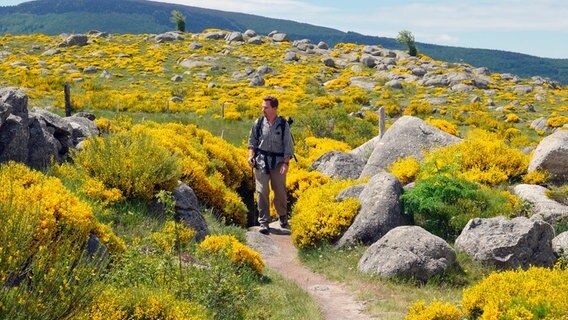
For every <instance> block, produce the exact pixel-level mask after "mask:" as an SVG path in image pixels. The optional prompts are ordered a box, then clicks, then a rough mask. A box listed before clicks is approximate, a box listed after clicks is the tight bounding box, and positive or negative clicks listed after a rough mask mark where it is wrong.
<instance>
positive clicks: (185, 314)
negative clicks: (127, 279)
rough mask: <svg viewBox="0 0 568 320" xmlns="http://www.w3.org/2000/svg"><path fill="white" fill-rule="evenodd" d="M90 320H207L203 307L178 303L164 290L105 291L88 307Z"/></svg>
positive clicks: (109, 289)
mask: <svg viewBox="0 0 568 320" xmlns="http://www.w3.org/2000/svg"><path fill="white" fill-rule="evenodd" d="M86 317H87V318H88V319H91V320H108V319H113V320H122V319H124V320H127V319H137V320H138V319H139V320H142V319H144V320H207V319H210V317H209V316H208V314H207V310H206V309H205V307H203V306H201V305H199V304H197V303H195V302H192V301H188V300H185V299H183V300H182V299H178V298H176V297H175V296H173V295H172V294H171V293H169V292H167V291H165V290H150V289H147V288H140V287H132V288H128V289H126V290H125V289H120V290H119V289H116V288H108V289H106V290H105V291H103V292H102V293H101V295H100V296H99V297H97V299H96V300H95V301H94V303H93V304H92V305H91V307H90V309H89V312H88V315H86Z"/></svg>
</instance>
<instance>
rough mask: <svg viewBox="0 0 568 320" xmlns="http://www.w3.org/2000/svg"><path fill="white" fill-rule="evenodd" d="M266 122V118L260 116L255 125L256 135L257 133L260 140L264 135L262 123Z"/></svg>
mask: <svg viewBox="0 0 568 320" xmlns="http://www.w3.org/2000/svg"><path fill="white" fill-rule="evenodd" d="M263 120H264V116H260V117H259V118H258V119H257V120H256V123H255V127H254V130H255V133H256V138H257V139H259V140H260V136H261V134H262V121H263Z"/></svg>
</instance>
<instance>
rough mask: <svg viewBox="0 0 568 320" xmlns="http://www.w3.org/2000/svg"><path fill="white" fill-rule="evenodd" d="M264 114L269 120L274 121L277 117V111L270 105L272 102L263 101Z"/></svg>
mask: <svg viewBox="0 0 568 320" xmlns="http://www.w3.org/2000/svg"><path fill="white" fill-rule="evenodd" d="M262 113H263V114H264V116H265V117H266V118H267V119H272V118H273V117H274V116H275V115H276V109H275V108H272V106H271V105H270V101H268V100H263V101H262Z"/></svg>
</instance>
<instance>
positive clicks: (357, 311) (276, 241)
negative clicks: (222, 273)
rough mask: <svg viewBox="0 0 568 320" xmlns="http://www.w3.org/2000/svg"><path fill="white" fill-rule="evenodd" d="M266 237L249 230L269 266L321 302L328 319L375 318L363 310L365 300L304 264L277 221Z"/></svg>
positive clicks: (287, 233)
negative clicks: (359, 298) (357, 298)
mask: <svg viewBox="0 0 568 320" xmlns="http://www.w3.org/2000/svg"><path fill="white" fill-rule="evenodd" d="M270 228H271V229H270V231H271V233H270V235H269V236H265V235H262V234H260V233H259V232H258V227H253V228H251V229H250V232H248V233H247V242H248V243H249V245H250V246H251V247H253V248H254V249H256V250H257V251H259V252H260V253H261V255H262V258H263V259H264V262H265V263H266V265H267V267H268V268H270V269H272V270H275V271H277V272H278V273H280V274H281V275H282V276H284V277H286V278H288V279H290V280H292V281H294V282H295V283H296V284H298V285H299V286H300V287H301V288H302V289H304V290H306V291H307V292H308V293H309V294H310V296H312V298H313V299H314V300H315V301H316V302H317V303H318V305H319V307H320V310H321V311H322V313H323V314H324V316H325V319H327V320H344V319H374V318H372V317H370V316H368V315H366V314H364V313H363V312H362V309H363V308H364V303H362V302H359V301H356V300H355V299H354V298H353V296H352V295H351V293H350V292H349V291H348V290H347V289H346V288H345V286H344V285H342V284H341V283H338V282H335V281H330V280H328V279H326V278H324V277H323V276H321V275H319V274H316V273H313V272H312V271H310V270H308V269H307V268H306V267H304V266H303V265H302V264H301V263H300V261H299V259H298V255H297V250H296V248H295V247H294V246H293V245H292V239H291V238H290V232H289V231H287V230H282V229H280V227H279V226H278V223H277V222H276V223H273V224H271V225H270Z"/></svg>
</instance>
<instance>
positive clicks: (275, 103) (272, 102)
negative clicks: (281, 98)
mask: <svg viewBox="0 0 568 320" xmlns="http://www.w3.org/2000/svg"><path fill="white" fill-rule="evenodd" d="M262 100H264V101H270V106H271V107H272V108H278V99H276V97H275V96H266V97H264V98H262Z"/></svg>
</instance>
